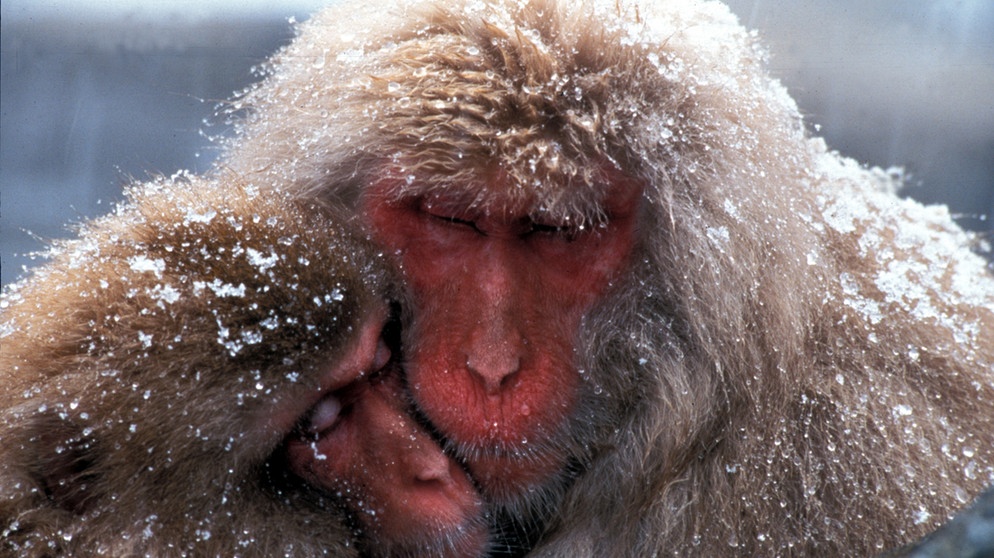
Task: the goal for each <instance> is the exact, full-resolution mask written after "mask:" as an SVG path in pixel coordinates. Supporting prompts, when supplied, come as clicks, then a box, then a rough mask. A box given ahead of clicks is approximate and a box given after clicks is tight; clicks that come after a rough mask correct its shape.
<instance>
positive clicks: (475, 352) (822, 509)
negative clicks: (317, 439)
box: [12, 0, 994, 558]
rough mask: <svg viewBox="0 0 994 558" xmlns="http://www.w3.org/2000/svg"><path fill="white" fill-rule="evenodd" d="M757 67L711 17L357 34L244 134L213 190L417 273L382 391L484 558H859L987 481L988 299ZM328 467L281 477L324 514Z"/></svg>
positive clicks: (378, 19) (303, 51) (684, 10)
mask: <svg viewBox="0 0 994 558" xmlns="http://www.w3.org/2000/svg"><path fill="white" fill-rule="evenodd" d="M764 58H765V53H764V51H763V49H762V48H761V46H759V45H758V44H757V39H756V38H755V36H754V35H753V34H750V33H749V32H748V31H746V30H745V29H743V28H742V27H741V26H740V25H739V23H738V22H737V21H736V19H735V18H734V16H732V15H731V13H730V12H729V11H728V9H727V8H726V7H725V6H723V5H722V4H720V3H717V2H709V1H701V0H657V1H645V2H644V3H638V2H637V1H636V0H588V1H585V0H580V1H566V0H444V1H442V0H401V1H397V0H372V1H369V2H361V3H354V2H342V3H339V4H338V5H336V6H332V7H331V8H329V9H328V10H326V11H324V12H322V13H320V14H318V15H316V16H315V17H313V18H312V19H310V20H309V21H308V22H306V23H305V24H303V25H301V26H300V28H299V34H298V37H297V38H296V40H295V41H294V42H293V43H291V44H290V45H288V46H287V47H285V48H284V49H282V50H281V51H280V52H278V53H277V54H276V55H275V56H274V57H273V59H272V60H271V63H270V64H269V65H268V66H267V76H266V78H265V79H264V80H263V81H262V82H261V83H260V84H259V85H258V86H257V87H255V88H253V89H252V90H250V91H248V92H246V93H244V94H243V95H241V96H239V98H237V99H236V101H235V102H233V103H231V108H232V111H240V110H241V109H243V108H244V109H246V111H245V112H237V114H233V115H232V116H233V117H235V118H238V119H240V120H239V124H238V125H237V131H236V133H235V135H234V136H233V137H232V138H230V141H229V142H228V143H227V146H226V152H225V154H224V155H223V156H222V157H221V159H220V160H219V162H218V163H217V165H216V167H215V170H213V171H210V172H208V179H213V177H214V176H225V175H227V173H234V174H235V175H236V176H239V177H241V179H242V180H244V181H245V182H246V183H250V184H253V185H255V186H256V187H258V188H260V189H263V190H265V191H272V192H289V193H290V194H291V195H292V196H293V197H294V199H300V200H311V201H313V202H315V203H323V204H327V205H330V206H333V207H340V208H343V211H344V212H345V213H346V214H347V218H350V219H352V220H354V222H355V223H358V224H359V226H361V227H364V228H365V231H366V234H368V235H369V237H370V238H371V240H372V242H373V243H374V244H376V245H377V246H378V247H379V249H380V250H382V252H383V254H384V255H385V257H386V258H387V259H388V260H389V261H390V263H391V264H392V266H394V267H395V268H396V269H397V270H399V289H400V291H401V294H399V295H397V298H398V299H399V300H401V301H402V311H401V312H400V318H399V320H398V321H399V330H400V332H399V334H398V336H399V346H400V351H399V352H400V353H401V354H402V359H401V360H402V365H401V367H400V369H401V370H402V372H398V375H400V376H401V378H400V379H399V380H391V381H392V382H393V381H395V382H396V383H394V384H391V385H394V386H396V389H397V390H400V391H402V392H403V394H404V396H405V397H409V398H410V403H411V406H412V411H411V416H412V417H416V419H417V424H419V425H421V426H422V427H423V428H424V429H425V430H426V431H427V432H430V433H431V435H432V438H433V439H434V440H437V441H438V443H439V444H441V445H442V446H443V448H444V451H445V455H450V456H453V459H454V460H455V461H456V462H458V463H459V464H461V465H463V466H464V468H465V471H466V472H467V474H468V477H469V479H470V480H471V482H472V484H473V485H474V487H475V488H476V489H477V490H478V492H479V496H480V502H481V505H482V506H483V507H484V510H485V511H484V512H483V516H484V517H485V518H487V520H488V521H489V523H490V524H489V526H488V527H489V531H490V532H491V533H493V536H494V537H495V538H494V540H493V542H492V544H491V546H489V547H486V548H490V549H492V552H491V554H492V555H533V556H555V557H569V558H575V557H580V556H591V557H593V556H597V557H599V556H652V555H675V556H730V555H732V556H750V557H752V556H869V555H874V554H877V553H879V552H882V551H884V550H886V549H889V548H895V547H900V546H901V545H903V544H904V543H906V542H909V541H911V540H914V539H915V538H917V537H919V536H921V535H922V534H924V533H926V532H928V531H930V530H932V529H934V528H935V527H936V526H937V525H939V524H941V523H942V522H944V521H945V519H946V518H947V517H948V516H949V514H950V513H951V512H952V511H953V510H955V509H956V508H958V507H959V506H961V505H963V504H965V503H966V502H968V501H969V500H970V499H971V498H972V497H973V496H974V495H976V494H978V493H980V492H981V490H982V489H983V487H984V486H985V485H988V484H990V483H991V482H992V481H994V412H992V407H994V372H992V370H994V278H992V276H991V274H990V272H989V270H988V269H987V267H986V263H985V261H984V260H983V259H982V258H981V257H980V256H978V255H977V254H975V253H973V252H972V251H971V245H972V244H971V243H973V242H974V239H972V238H971V237H970V236H968V235H967V234H966V233H964V232H963V231H962V230H961V229H960V228H959V227H957V226H956V225H955V224H954V223H953V221H952V220H951V219H950V217H949V214H948V212H947V211H946V210H945V209H944V208H937V207H924V206H922V205H920V204H918V203H916V202H914V201H911V200H906V199H901V198H899V197H898V196H897V195H896V193H895V190H896V189H897V187H898V186H899V180H898V179H897V178H896V177H894V176H892V175H890V174H888V173H885V172H883V171H881V170H879V169H870V168H864V167H861V166H860V165H858V164H857V163H855V162H854V161H852V160H850V159H847V158H845V157H843V156H841V155H839V154H837V153H835V152H833V151H831V150H830V149H829V148H828V147H827V146H826V145H825V143H824V142H823V141H822V140H821V139H819V138H816V137H813V136H812V135H811V134H810V133H809V131H808V130H807V129H806V128H805V126H804V123H803V120H802V118H801V117H800V115H799V112H798V109H797V107H796V105H795V104H794V102H793V101H792V100H791V98H790V96H789V95H788V94H787V92H786V91H785V90H784V88H783V87H782V86H781V85H780V84H779V83H778V82H777V81H776V80H775V79H773V78H771V77H770V76H769V75H768V73H767V72H766V71H765V69H764V67H763V60H764ZM221 205H223V204H221ZM218 211H220V209H219V210H218ZM215 219H217V218H215ZM331 227H332V228H334V225H331ZM247 234H248V232H247V231H246V232H242V233H239V235H238V236H244V235H247ZM246 238H247V237H246ZM84 246H85V245H84ZM176 249H182V250H183V252H184V253H187V254H191V255H196V254H197V250H198V249H197V247H195V246H194V247H192V248H186V247H176ZM255 249H256V250H258V251H259V252H260V258H265V257H266V254H267V253H268V252H266V251H265V250H263V249H261V248H255ZM305 251H306V250H305ZM303 256H304V257H307V256H306V254H303ZM161 257H163V258H164V257H165V256H161ZM230 259H232V260H233V261H239V260H238V258H237V257H233V258H230ZM243 259H244V256H243ZM154 261H155V260H154V259H153V260H150V262H151V263H145V262H137V264H138V265H140V266H141V265H145V266H149V267H151V268H152V271H150V272H149V273H155V269H156V268H155V265H154ZM70 269H71V268H70ZM94 280H95V279H94ZM163 288H165V287H163ZM203 288H204V289H212V288H217V289H219V290H220V291H221V292H227V288H228V287H226V286H225V285H224V284H220V285H213V287H212V286H211V285H205V286H204V287H203ZM235 288H237V286H235ZM77 290H78V289H77ZM92 290H93V289H89V290H88V291H87V292H90V291H92ZM204 292H205V293H206V292H207V291H204ZM210 292H213V291H210ZM156 296H167V297H168V296H170V294H169V292H168V291H167V292H163V293H162V294H161V295H156ZM305 300H310V299H305ZM59 303H60V300H59V299H58V297H53V300H52V301H50V302H46V303H45V304H42V305H41V306H40V307H39V308H38V311H37V315H38V316H44V315H46V314H47V313H48V312H49V308H48V305H49V304H51V305H53V306H54V305H56V304H59ZM260 304H261V302H260ZM163 305H165V306H166V307H168V302H167V301H163ZM143 307H150V308H155V307H156V306H155V305H148V304H146V305H144V306H143ZM104 315H105V314H104V313H101V314H99V316H100V317H102V316H104ZM38 319H39V320H41V319H42V318H41V317H39V318H38ZM94 319H96V318H94ZM136 323H137V322H136ZM224 328H228V329H224ZM142 331H144V332H145V333H148V331H145V330H142ZM223 331H229V332H232V331H235V330H233V329H231V327H230V326H228V325H226V324H225V323H220V324H219V325H218V328H217V330H216V331H215V332H212V336H213V337H212V338H211V339H210V342H212V343H214V342H219V341H221V342H227V343H239V344H242V345H244V347H245V348H251V346H252V345H248V344H246V343H247V341H246V340H242V339H241V337H238V336H236V334H234V333H229V334H227V337H223V336H222V332H223ZM250 338H251V337H250ZM169 339H170V338H169V337H165V338H162V339H158V338H157V339H154V340H153V342H152V348H154V349H155V350H164V349H163V347H165V346H164V345H161V344H160V341H168V340H169ZM150 350H152V349H151V348H150ZM243 350H245V349H243ZM298 352H299V351H298ZM304 353H307V354H313V353H308V352H306V351H304ZM150 354H151V353H150ZM50 360H52V359H51V358H47V359H46V360H45V364H46V365H47V363H48V361H50ZM38 367H39V368H41V364H40V363H39V365H38ZM250 370H251V369H250ZM391 378H393V377H392V376H391ZM401 380H402V381H401ZM101 381H103V382H108V381H110V380H101ZM247 381H248V382H250V380H247ZM98 385H99V384H98ZM125 385H126V386H127V385H129V384H125ZM252 385H254V384H251V383H250V385H249V387H251V386H252ZM261 385H263V386H264V388H265V386H266V385H267V382H266V381H265V380H262V381H261ZM291 388H292V385H291ZM291 388H287V389H285V390H283V391H281V392H280V394H279V395H278V396H279V397H281V398H285V399H286V400H288V401H298V400H299V399H298V398H296V397H295V396H294V394H295V393H296V391H295V390H294V389H291ZM222 389H227V390H230V389H231V388H230V385H226V386H224V387H223V388H222ZM25 390H29V391H30V389H29V388H28V387H20V386H19V387H16V388H12V393H15V394H18V395H19V396H20V394H22V393H25ZM233 393H234V395H233V397H237V396H238V394H242V396H243V397H248V395H247V394H248V393H251V392H250V391H249V390H246V389H237V390H233ZM274 393H275V392H274ZM309 393H310V392H309ZM133 397H134V398H135V399H136V400H137V402H142V401H145V400H144V398H143V397H142V392H141V391H140V390H138V391H137V392H136V394H135V395H134V396H133ZM150 399H154V398H151V397H150ZM90 400H92V401H94V403H91V404H95V403H96V402H99V401H100V392H99V391H97V392H94V394H93V395H90V396H88V397H87V398H86V399H82V398H80V401H79V403H78V405H79V406H80V407H81V406H82V405H83V404H84V402H85V401H90ZM73 401H74V400H70V401H69V403H66V405H70V404H71V403H72V402H73ZM251 401H254V400H253V399H249V400H248V401H247V402H246V405H248V404H250V403H251ZM307 403H308V405H310V404H311V402H309V401H308V402H307ZM159 404H163V405H164V404H165V403H164V402H161V400H160V403H159ZM308 408H310V407H309V406H308ZM322 409H323V407H322V406H318V407H316V408H315V410H316V411H320V412H316V413H315V416H321V415H322V413H323V411H322ZM69 410H70V411H73V412H78V411H77V410H76V409H72V408H70V409H69ZM61 411H62V409H56V410H55V416H56V417H58V413H59V412H61ZM126 411H127V409H125V408H122V409H121V411H120V412H121V413H125V412H126ZM292 411H293V412H288V413H285V414H286V416H287V417H288V418H287V419H286V421H284V422H281V423H280V424H290V423H293V422H294V421H296V420H298V419H297V417H298V416H300V415H299V413H297V412H296V411H297V409H293V410H292ZM66 412H68V411H66ZM87 412H88V411H87ZM281 416H282V415H281ZM404 416H406V415H404ZM176 419H177V420H179V419H182V416H181V415H180V416H176ZM59 420H61V419H59ZM272 420H275V419H272ZM223 422H225V423H228V422H230V420H225V421H223ZM318 422H320V421H318ZM130 424H131V422H129V421H127V420H123V421H122V422H121V425H119V426H116V427H117V428H119V429H120V430H121V434H120V436H121V438H122V439H127V436H129V435H131V436H148V437H145V438H143V439H144V440H147V442H146V443H147V446H148V447H149V448H150V449H149V451H150V452H151V453H152V454H156V452H161V451H162V448H164V447H169V445H168V443H167V442H168V438H167V439H166V441H162V440H159V439H158V438H155V437H152V436H151V435H150V434H148V435H146V434H142V433H141V432H142V431H141V430H138V431H137V432H135V433H130V432H129V431H128V428H129V425H130ZM180 424H182V423H180ZM187 424H189V422H187ZM204 426H208V425H204ZM163 428H164V427H163ZM239 431H245V432H246V434H245V436H264V435H265V434H266V433H267V432H268V431H267V430H265V429H262V434H260V433H259V431H258V429H256V431H252V429H241V430H239ZM224 432H230V430H227V429H225V430H224ZM166 434H168V435H169V436H177V435H186V432H184V431H183V430H182V429H179V428H175V427H173V428H171V429H167V432H166ZM207 436H208V437H210V436H211V434H207ZM190 438H191V439H194V440H196V439H199V438H198V436H190ZM273 439H276V440H280V439H283V438H282V436H277V435H274V436H273ZM325 445H326V444H325V443H323V442H321V443H318V444H317V445H316V447H317V450H316V451H306V450H305V449H304V448H302V447H301V445H297V446H293V447H289V448H287V450H286V451H284V452H282V453H281V454H280V455H281V457H282V458H283V459H285V465H284V466H282V467H272V466H270V468H269V469H267V471H268V472H270V473H274V471H276V472H282V471H285V470H289V471H291V472H293V473H294V474H293V475H291V478H294V479H301V480H303V481H304V482H305V483H306V484H308V485H309V486H317V487H327V486H333V485H334V484H335V482H336V481H335V479H336V474H335V473H336V472H335V471H334V470H332V469H331V468H327V467H325V466H324V465H323V463H324V458H323V457H324V456H326V455H328V452H326V451H324V447H325ZM328 445H331V444H328ZM424 446H426V447H427V448H428V449H426V450H424V451H434V450H435V449H436V448H435V447H434V446H432V445H431V444H427V443H426V444H424ZM69 450H70V452H72V451H77V452H78V451H79V450H78V449H74V448H69ZM158 463H159V464H160V465H157V467H160V469H156V474H168V473H170V472H175V473H177V474H182V475H185V476H186V477H187V478H189V479H190V482H191V484H201V485H203V484H205V482H206V481H204V480H200V481H199V482H198V480H197V479H198V478H199V479H203V476H202V475H204V474H207V473H205V472H204V471H201V469H199V468H196V467H186V468H184V469H182V471H180V470H176V469H173V470H172V471H171V470H170V469H169V468H165V469H162V468H161V467H162V465H161V464H163V463H164V464H168V463H170V462H169V461H167V459H166V456H163V459H162V460H160V461H159V462H158ZM62 466H63V468H64V467H65V465H64V464H62ZM119 467H123V468H124V470H127V465H126V464H125V465H120V466H119ZM50 469H53V468H50ZM54 470H58V469H57V468H54ZM123 474H124V473H122V475H123ZM80 478H83V477H80ZM212 478H214V477H212ZM84 480H86V479H84ZM215 481H216V478H215V480H214V481H211V482H215ZM217 482H223V480H222V481H217ZM50 491H51V490H50ZM54 492H55V494H56V496H58V495H59V494H58V490H55V491H54ZM279 494H281V495H287V494H297V493H296V492H286V491H284V492H280V493H279ZM285 497H287V498H288V497H289V496H285ZM75 499H78V497H77V498H75ZM70 500H74V499H73V498H71V499H70ZM269 501H279V502H281V503H283V504H284V505H285V506H292V507H294V508H299V509H300V510H307V509H310V508H307V507H306V506H309V505H312V504H311V503H310V501H309V500H307V499H303V498H302V499H301V501H299V502H297V501H294V502H291V503H286V500H267V502H269ZM467 507H472V506H467ZM232 513H233V512H232ZM287 515H289V516H290V517H291V518H298V519H299V518H303V517H310V516H308V515H307V512H305V511H301V512H300V513H298V514H287ZM469 515H472V514H469ZM147 517H152V516H151V515H148V516H147ZM221 517H223V516H221ZM422 519H423V518H422V516H421V515H420V514H413V515H411V517H410V520H411V521H413V522H418V521H420V520H422ZM220 520H221V519H217V520H216V521H220ZM148 521H149V524H150V525H151V527H152V528H154V527H155V526H156V525H157V523H156V522H157V521H161V518H156V519H150V520H148ZM291 521H292V520H291ZM301 521H303V520H301ZM273 525H274V530H273V531H272V532H271V534H272V536H273V537H280V538H281V539H282V540H283V542H284V543H285V544H305V543H307V542H310V541H313V538H312V537H313V536H314V535H313V531H310V530H306V529H296V527H295V526H294V524H292V523H291V526H290V527H288V528H286V529H282V528H281V527H282V526H281V523H279V522H277V521H275V520H274V521H273ZM295 529H296V530H295ZM302 530H303V531H307V532H306V533H302ZM213 532H216V530H212V533H213ZM446 532H448V533H452V532H457V530H451V529H450V530H448V531H446ZM140 535H141V533H137V534H135V535H132V537H133V538H135V537H140ZM373 538H375V537H373ZM336 540H337V539H336ZM486 548H481V550H480V553H481V554H485V553H486ZM467 554H469V555H472V552H467Z"/></svg>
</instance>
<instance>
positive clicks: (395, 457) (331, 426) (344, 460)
mask: <svg viewBox="0 0 994 558" xmlns="http://www.w3.org/2000/svg"><path fill="white" fill-rule="evenodd" d="M372 345H373V344H372V343H370V342H369V336H368V335H365V334H364V335H363V336H362V339H361V340H360V347H363V346H367V347H371V346H372ZM356 353H357V354H364V355H366V356H367V357H368V358H366V359H364V361H363V362H345V363H336V365H335V371H334V372H333V373H331V374H329V375H328V377H329V378H332V379H333V380H332V381H331V382H329V383H327V385H326V387H327V388H328V391H327V392H326V395H324V397H322V398H321V399H320V400H319V401H318V402H317V403H315V404H314V405H313V407H312V408H311V409H310V411H309V413H308V414H307V416H306V418H305V420H304V421H303V423H302V424H301V425H300V426H301V431H300V432H298V433H296V434H294V435H292V436H291V437H290V439H289V440H288V441H287V446H286V451H287V456H288V460H289V463H290V467H291V469H292V470H293V471H294V472H295V473H296V474H297V475H299V476H300V477H301V478H303V479H304V480H305V481H306V482H307V483H308V484H310V485H312V486H315V487H318V488H320V489H323V490H326V491H328V492H329V493H331V494H335V495H338V496H340V497H341V498H342V500H343V501H344V503H345V505H346V506H347V507H348V508H349V509H350V510H351V511H352V513H353V514H354V515H355V517H356V518H357V520H358V522H359V524H360V525H361V526H362V529H363V531H364V533H365V535H367V536H366V539H368V540H371V541H375V542H374V544H373V546H372V548H371V549H367V550H370V551H371V552H373V553H374V554H377V555H380V554H382V555H391V556H392V555H398V554H407V553H413V554H426V553H430V554H432V555H438V556H472V555H479V554H482V553H483V552H484V549H485V548H486V544H487V539H488V531H487V526H486V523H485V521H484V514H483V509H482V505H481V503H480V501H479V497H478V494H477V492H476V489H475V488H474V487H473V485H472V483H471V482H470V480H469V478H468V477H467V476H466V473H465V472H464V471H463V469H462V467H461V466H460V465H459V464H458V463H457V462H456V461H454V460H453V459H452V458H450V457H449V456H447V455H445V453H443V452H442V450H441V448H440V447H439V446H438V444H437V443H436V442H435V441H434V440H432V439H431V437H430V435H429V434H428V433H427V432H426V431H425V430H424V429H423V428H422V427H421V426H419V425H418V424H417V423H416V422H415V421H414V419H412V418H411V416H410V415H409V411H410V409H409V405H408V403H407V398H406V397H405V395H404V386H403V380H402V377H401V372H400V369H399V368H398V367H397V366H396V363H394V362H391V361H390V351H389V349H388V348H387V346H386V345H385V344H384V342H383V340H382V339H380V340H379V341H378V344H377V346H376V349H375V351H370V350H366V351H356ZM351 365H359V366H358V367H355V368H351V369H349V368H347V367H348V366H351ZM366 371H372V372H366Z"/></svg>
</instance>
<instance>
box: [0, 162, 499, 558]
mask: <svg viewBox="0 0 994 558" xmlns="http://www.w3.org/2000/svg"><path fill="white" fill-rule="evenodd" d="M345 223H346V221H345V220H342V219H339V218H336V215H335V212H334V211H333V210H332V209H331V208H329V207H325V206H322V204H319V203H313V202H303V201H299V200H294V199H292V198H291V197H290V196H289V195H288V194H286V193H280V192H269V191H264V190H260V189H258V188H256V187H254V186H252V185H250V184H248V183H244V182H241V181H239V180H238V179H237V178H236V177H232V176H228V177H227V179H226V180H221V181H213V182H212V181H207V180H203V179H196V178H191V179H178V180H172V181H171V180H160V181H158V182H156V183H152V184H148V185H144V186H142V187H136V188H134V189H133V190H132V192H131V193H130V200H129V202H128V203H127V204H125V205H123V206H122V207H120V208H119V209H118V210H117V212H116V213H115V214H113V215H110V216H107V217H104V218H101V219H98V220H95V221H94V222H91V223H88V224H86V225H85V226H84V227H83V229H82V231H81V234H80V237H79V239H77V240H73V241H69V242H66V243H64V244H63V245H61V246H60V247H58V249H57V250H55V255H54V257H53V260H52V261H51V262H50V263H49V264H48V265H46V266H44V267H42V268H41V269H39V270H38V271H36V272H35V273H34V275H33V276H31V277H29V278H27V279H25V280H24V281H23V282H22V283H21V284H19V285H16V286H15V287H14V288H12V289H10V290H9V291H8V292H6V293H5V295H4V298H3V307H2V311H3V314H2V317H3V320H2V327H3V329H2V332H0V335H2V337H0V343H2V344H3V350H2V355H0V441H2V443H0V529H2V533H3V537H2V541H0V548H2V553H3V554H4V555H7V554H11V555H17V556H150V555H151V556H174V555H175V556H277V555H280V556H283V555H286V556H319V555H328V556H358V555H363V556H456V557H459V556H475V555H480V554H483V553H484V552H485V548H486V545H487V541H488V532H487V523H486V520H485V517H484V509H483V507H482V504H481V501H480V499H479V497H478V495H477V491H476V488H475V487H474V486H473V484H472V483H471V481H470V479H469V477H468V476H467V474H466V473H465V471H464V470H463V468H462V466H461V465H459V464H458V463H457V462H456V461H455V460H454V459H452V458H450V457H448V456H447V455H446V454H445V453H443V451H442V448H441V447H440V446H439V445H438V444H437V443H436V441H435V440H433V439H432V437H431V435H430V433H429V432H428V431H427V430H425V429H424V428H423V427H421V426H419V424H418V422H417V420H416V419H415V418H413V416H412V415H411V414H409V411H410V410H411V409H410V403H409V399H408V397H407V396H406V392H405V388H404V384H403V377H402V375H401V371H400V368H399V359H398V358H396V357H394V358H391V355H392V354H394V355H396V353H392V351H391V347H390V344H388V342H387V341H386V340H385V337H384V333H383V332H384V328H385V324H387V323H388V318H389V314H390V311H389V304H388V297H389V296H390V293H391V284H392V281H391V278H390V277H391V274H390V273H389V272H388V270H387V267H386V266H385V265H384V262H383V261H382V258H381V257H379V256H377V255H376V254H375V251H374V250H373V248H372V247H371V246H370V245H369V243H368V241H366V240H365V239H363V238H361V237H359V236H355V235H351V234H349V233H348V232H347V231H348V227H346V226H345ZM353 228H354V227H353ZM395 329H396V328H395V327H393V326H387V328H386V330H387V331H388V332H389V331H392V330H395ZM393 336H394V337H396V335H395V334H393ZM392 344H394V351H396V349H397V347H396V344H395V343H392Z"/></svg>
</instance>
